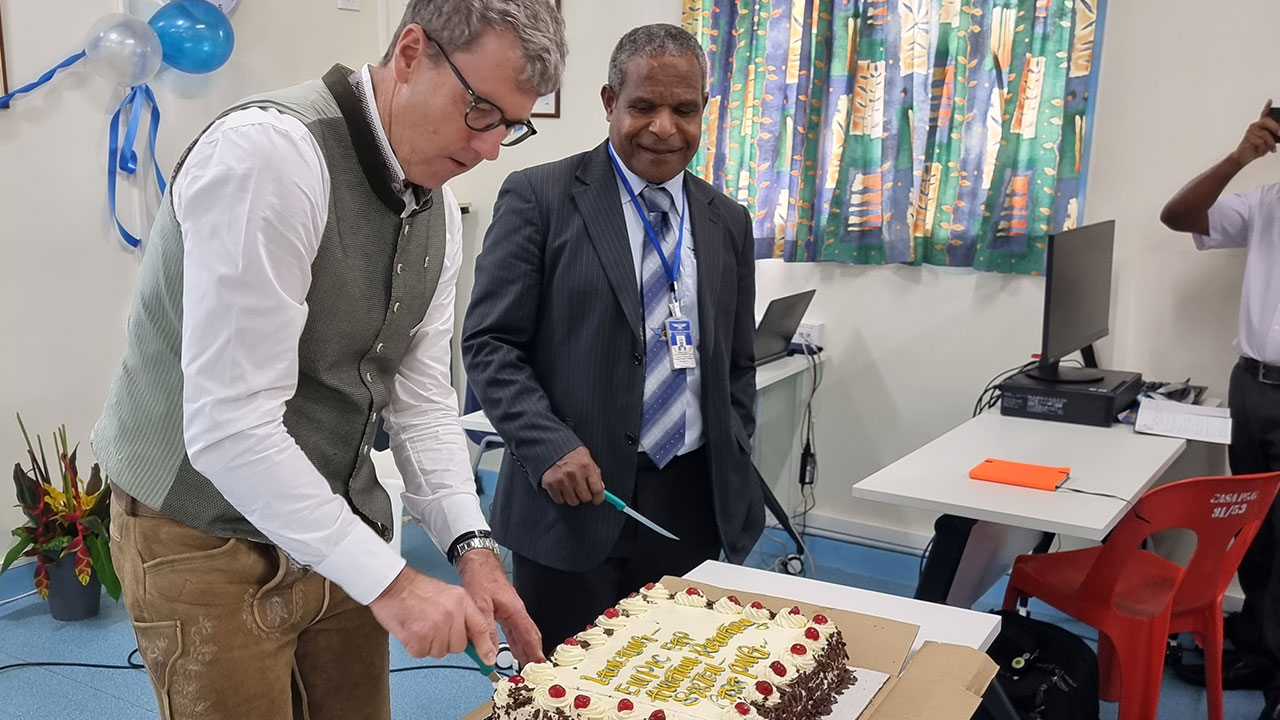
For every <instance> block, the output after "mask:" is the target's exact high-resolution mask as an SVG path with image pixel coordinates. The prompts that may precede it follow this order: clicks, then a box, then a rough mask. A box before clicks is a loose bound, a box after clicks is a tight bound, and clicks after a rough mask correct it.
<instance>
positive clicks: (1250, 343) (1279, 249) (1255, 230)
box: [1195, 184, 1280, 365]
mask: <svg viewBox="0 0 1280 720" xmlns="http://www.w3.org/2000/svg"><path fill="white" fill-rule="evenodd" d="M1195 242H1196V247H1197V248H1199V249H1200V250H1212V249H1216V248H1246V249H1247V252H1248V255H1247V256H1246V259H1245V266H1244V285H1243V287H1242V288H1241V290H1240V327H1239V331H1238V334H1237V336H1236V352H1238V353H1239V354H1241V355H1243V356H1245V357H1251V358H1253V359H1254V360H1260V361H1262V362H1264V363H1269V364H1272V365H1280V282H1277V281H1276V274H1277V273H1278V272H1280V184H1275V185H1261V186H1259V187H1255V188H1253V189H1252V190H1247V191H1245V192H1242V193H1235V194H1232V195H1224V196H1222V197H1220V198H1218V200H1217V202H1215V203H1214V204H1213V207H1211V208H1209V234H1208V235H1199V234H1197V235H1196V236H1195Z"/></svg>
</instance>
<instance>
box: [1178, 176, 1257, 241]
mask: <svg viewBox="0 0 1280 720" xmlns="http://www.w3.org/2000/svg"><path fill="white" fill-rule="evenodd" d="M1261 191H1262V188H1260V187H1257V188H1253V189H1252V190H1248V191H1246V192H1242V193H1232V194H1231V195H1223V196H1222V197H1219V198H1218V199H1217V200H1216V201H1215V202H1214V203H1213V206H1212V207H1210V208H1209V234H1208V235H1200V234H1199V233H1196V234H1195V235H1194V236H1193V237H1194V240H1195V243H1196V249H1197V250H1217V249H1219V248H1242V247H1246V246H1247V245H1248V242H1249V222H1250V220H1251V219H1252V218H1253V216H1254V208H1255V207H1256V203H1257V202H1258V199H1259V197H1260V193H1261Z"/></svg>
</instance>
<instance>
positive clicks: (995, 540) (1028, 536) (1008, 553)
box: [947, 521, 1044, 608]
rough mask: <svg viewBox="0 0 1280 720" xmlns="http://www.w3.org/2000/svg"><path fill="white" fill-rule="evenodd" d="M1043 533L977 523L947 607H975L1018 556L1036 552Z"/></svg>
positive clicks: (961, 561)
mask: <svg viewBox="0 0 1280 720" xmlns="http://www.w3.org/2000/svg"><path fill="white" fill-rule="evenodd" d="M1043 537H1044V533H1043V532H1041V531H1039V530H1027V529H1024V528H1016V527H1011V526H1009V525H999V524H996V523H989V522H983V521H978V522H977V523H976V524H975V525H974V526H973V529H972V530H970V531H969V541H968V542H967V543H966V544H965V548H964V554H963V555H962V556H961V558H960V564H959V565H958V566H957V567H956V574H955V579H954V580H953V581H952V583H951V591H950V592H949V593H948V594H947V604H948V605H953V606H955V607H965V608H968V607H973V605H974V604H975V603H977V602H978V600H980V599H981V598H982V596H983V595H985V594H986V593H987V591H988V590H990V589H991V588H992V587H993V586H995V584H996V583H997V582H999V581H1000V578H1002V577H1004V575H1005V574H1006V573H1008V572H1009V570H1010V569H1011V568H1012V567H1013V561H1014V559H1015V558H1017V557H1018V556H1019V555H1022V554H1024V553H1029V552H1031V551H1032V550H1034V549H1035V548H1036V545H1038V544H1039V542H1040V540H1041V538H1043Z"/></svg>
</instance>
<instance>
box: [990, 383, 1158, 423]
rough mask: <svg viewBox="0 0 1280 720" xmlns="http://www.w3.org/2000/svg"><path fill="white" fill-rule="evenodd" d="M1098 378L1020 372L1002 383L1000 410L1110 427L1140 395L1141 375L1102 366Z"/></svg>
mask: <svg viewBox="0 0 1280 720" xmlns="http://www.w3.org/2000/svg"><path fill="white" fill-rule="evenodd" d="M1100 372H1101V373H1102V379H1101V380H1099V381H1096V382H1078V383H1072V382H1047V381H1045V380H1038V379H1036V378H1034V377H1031V376H1030V375H1029V374H1028V373H1019V374H1017V375H1014V376H1013V377H1011V378H1009V379H1007V380H1005V381H1004V382H1002V383H1000V414H1001V415H1012V416H1015V417H1025V418H1035V419H1037V420H1056V421H1058V422H1069V423H1076V424H1078V425H1096V426H1098V427H1109V426H1110V425H1111V424H1112V423H1114V422H1116V416H1118V415H1119V414H1120V413H1122V412H1124V410H1125V409H1126V408H1128V407H1129V406H1130V405H1132V404H1133V401H1134V400H1136V399H1137V398H1138V393H1139V391H1141V390H1142V375H1141V374H1139V373H1133V372H1122V371H1118V370H1102V371H1100Z"/></svg>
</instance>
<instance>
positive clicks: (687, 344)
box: [666, 317, 698, 370]
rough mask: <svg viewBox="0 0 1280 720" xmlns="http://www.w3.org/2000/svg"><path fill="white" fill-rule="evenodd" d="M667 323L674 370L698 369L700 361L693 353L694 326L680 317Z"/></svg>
mask: <svg viewBox="0 0 1280 720" xmlns="http://www.w3.org/2000/svg"><path fill="white" fill-rule="evenodd" d="M666 323H667V349H668V350H669V351H670V352H671V367H672V369H675V370H691V369H693V368H695V367H697V366H698V361H697V360H696V359H695V357H694V352H693V324H692V323H691V322H689V321H688V320H686V319H684V318H679V317H673V318H668V319H667V321H666Z"/></svg>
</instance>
